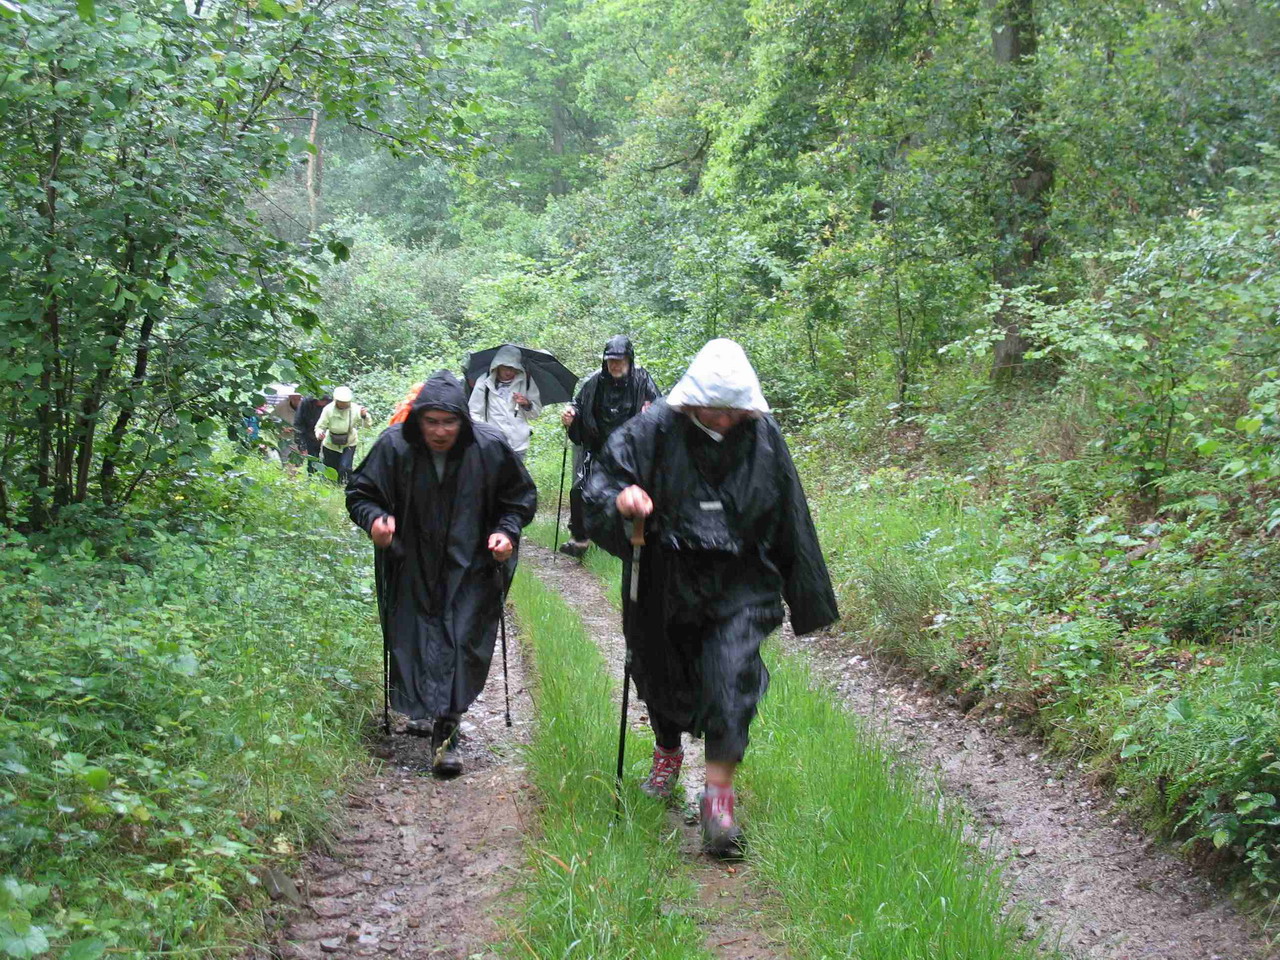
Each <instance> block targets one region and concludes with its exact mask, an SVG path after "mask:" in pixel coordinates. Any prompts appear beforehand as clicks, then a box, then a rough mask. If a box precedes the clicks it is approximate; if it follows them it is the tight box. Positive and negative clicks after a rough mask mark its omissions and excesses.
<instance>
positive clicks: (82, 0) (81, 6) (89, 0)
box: [76, 0, 98, 22]
mask: <svg viewBox="0 0 1280 960" xmlns="http://www.w3.org/2000/svg"><path fill="white" fill-rule="evenodd" d="M76 13H78V14H80V19H81V20H88V21H90V22H92V21H93V20H96V19H97V17H98V15H97V11H96V10H95V9H94V0H76Z"/></svg>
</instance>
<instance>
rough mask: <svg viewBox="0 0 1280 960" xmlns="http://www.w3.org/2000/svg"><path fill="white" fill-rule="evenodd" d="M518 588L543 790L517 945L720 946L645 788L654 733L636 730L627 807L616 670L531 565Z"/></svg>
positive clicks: (565, 951)
mask: <svg viewBox="0 0 1280 960" xmlns="http://www.w3.org/2000/svg"><path fill="white" fill-rule="evenodd" d="M511 598H512V601H513V602H514V604H515V606H516V610H517V614H518V617H519V620H520V624H521V628H522V631H523V633H524V634H525V636H526V638H527V641H528V643H529V644H530V647H531V650H532V654H533V658H532V659H533V662H534V665H535V685H534V691H535V693H534V704H535V709H536V715H537V721H536V726H535V730H534V735H533V742H532V744H531V746H530V748H529V768H530V776H531V777H532V781H533V784H534V786H535V787H536V789H537V790H538V792H539V794H540V796H541V801H542V802H541V805H540V807H539V817H538V829H537V833H536V836H533V837H531V838H530V839H529V859H530V867H531V870H530V878H529V880H528V881H527V883H526V884H525V886H524V889H523V897H524V912H523V917H522V919H521V921H520V922H519V924H518V926H517V928H516V930H515V932H514V934H513V939H514V941H515V944H518V945H519V949H521V950H523V951H525V952H527V953H529V954H531V955H534V956H538V957H568V956H578V957H584V958H585V957H591V958H609V957H619V958H622V957H627V958H631V957H647V958H654V960H659V958H670V960H683V958H696V957H705V956H709V954H707V953H706V951H705V950H704V949H703V947H702V933H701V931H700V930H699V928H698V926H697V923H696V922H695V920H694V919H693V916H692V911H693V910H694V909H695V904H694V901H693V893H694V890H693V886H692V884H691V883H690V882H689V881H688V880H687V879H685V878H683V877H682V876H681V875H680V871H679V863H680V853H679V848H678V840H677V837H676V836H675V835H674V834H672V833H670V832H669V831H668V828H667V825H666V813H665V809H664V808H663V807H662V806H661V805H659V804H656V803H653V802H652V801H650V800H648V799H647V798H645V797H643V796H641V795H639V794H638V793H637V792H636V790H635V789H634V780H635V779H636V777H637V776H638V770H639V768H640V767H641V766H643V765H644V763H645V762H647V757H648V753H649V751H650V750H651V749H652V743H651V741H645V740H644V738H639V740H640V742H637V738H636V737H634V736H629V737H628V746H629V748H630V749H629V750H628V774H627V775H628V779H629V781H630V782H631V784H632V785H631V787H630V788H629V789H626V790H624V791H623V809H622V815H621V816H620V817H618V816H616V809H617V807H616V801H615V792H614V764H615V761H616V755H617V754H616V751H617V736H618V726H617V724H618V714H617V708H616V707H615V706H614V700H613V696H614V691H615V689H616V684H615V681H614V680H612V679H611V678H610V677H609V676H608V673H607V670H606V666H605V662H604V659H603V657H602V656H601V654H600V652H599V650H598V649H597V648H596V646H595V644H594V643H593V642H592V641H591V639H590V637H589V636H588V635H587V633H586V631H585V630H584V629H583V626H582V623H581V621H580V620H579V619H578V617H577V616H576V615H575V614H574V613H573V612H572V611H571V610H570V609H569V608H568V607H567V605H566V604H565V601H564V600H563V599H562V598H561V597H560V596H559V595H557V594H555V593H554V592H552V591H550V590H548V589H547V588H546V587H544V586H543V585H542V584H541V583H540V582H539V581H538V580H537V579H536V578H534V577H532V576H530V575H529V574H527V573H525V572H524V571H521V572H520V573H519V574H518V575H517V577H516V580H515V583H514V584H513V586H512V590H511ZM513 949H515V946H514V945H513Z"/></svg>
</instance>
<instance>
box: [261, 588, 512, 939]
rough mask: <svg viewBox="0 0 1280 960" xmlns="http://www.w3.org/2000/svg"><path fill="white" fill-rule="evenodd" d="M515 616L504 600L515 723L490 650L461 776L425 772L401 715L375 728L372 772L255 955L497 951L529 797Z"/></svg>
mask: <svg viewBox="0 0 1280 960" xmlns="http://www.w3.org/2000/svg"><path fill="white" fill-rule="evenodd" d="M513 625H514V618H513V617H512V616H511V613H510V611H508V614H507V634H508V644H507V645H508V662H509V667H510V681H511V713H512V720H513V725H512V727H511V728H510V729H508V728H507V727H506V724H505V720H504V712H503V687H502V660H501V656H502V654H501V650H500V649H495V652H494V658H493V666H492V669H491V670H490V672H489V682H488V685H487V686H486V687H485V690H484V692H483V693H482V694H481V695H480V698H479V699H477V701H476V702H475V704H474V705H473V706H472V708H471V710H470V711H469V712H468V713H467V714H466V716H465V718H464V720H463V726H462V735H463V738H462V740H461V741H460V747H461V750H462V754H463V763H464V766H463V773H462V775H461V776H460V777H457V778H456V779H453V780H437V779H435V778H433V777H432V775H431V772H430V771H431V749H430V740H428V739H422V738H419V737H412V736H408V735H406V734H405V733H404V732H403V721H401V723H400V724H399V727H400V729H399V730H397V731H396V732H395V733H393V735H392V736H391V737H390V738H381V739H380V740H379V741H378V742H377V743H376V744H375V745H374V747H373V752H374V754H375V756H377V757H379V758H380V759H382V760H383V764H382V766H381V770H380V772H378V773H377V774H376V775H375V776H373V777H371V778H369V779H367V780H364V781H362V782H360V783H358V784H357V785H356V786H355V787H354V789H353V790H352V792H351V793H350V795H349V796H348V797H347V799H346V811H345V817H344V823H343V824H342V825H341V827H340V828H339V830H338V831H337V841H336V843H335V844H334V847H333V849H332V850H330V851H328V852H327V853H316V854H313V855H311V856H310V857H309V858H308V860H307V862H306V864H305V866H304V869H303V871H302V876H301V882H300V883H298V884H297V890H296V891H295V890H293V889H287V890H286V891H285V893H286V896H285V897H284V898H283V899H284V900H285V901H286V902H287V901H288V900H291V899H292V900H295V901H299V905H298V906H296V907H291V908H287V909H285V910H283V911H282V912H281V915H280V921H279V923H280V926H279V929H278V930H277V931H276V935H275V938H274V943H273V944H272V945H271V947H270V948H269V950H266V951H258V952H257V953H256V954H255V955H254V956H255V958H257V960H265V958H266V957H268V956H271V957H274V958H282V960H319V958H322V957H344V956H350V957H400V958H410V960H418V958H442V960H443V958H449V960H468V958H475V960H479V958H482V957H483V958H490V957H497V956H498V954H496V953H493V952H492V951H486V949H485V945H486V944H488V943H492V942H494V941H496V940H499V939H501V937H502V931H501V929H500V924H501V922H502V919H503V917H504V916H506V915H507V914H506V913H505V912H504V911H508V910H510V909H511V907H510V900H509V899H504V894H506V893H507V892H508V891H509V890H510V889H511V887H512V885H513V884H514V882H515V880H516V878H517V875H518V873H519V871H520V869H521V868H522V865H523V861H524V853H523V847H522V833H523V830H524V824H525V823H526V822H527V821H528V820H529V818H530V816H531V814H532V805H533V797H532V795H531V792H530V788H529V786H528V783H527V781H526V780H525V776H524V769H523V767H522V757H521V756H520V751H519V747H520V745H521V744H522V743H524V742H525V741H526V740H527V732H528V729H529V723H530V721H531V719H532V709H531V705H530V699H529V694H528V691H527V689H526V687H525V679H524V677H525V673H524V669H523V662H522V659H521V656H520V650H519V644H518V643H516V642H515V634H514V626H513ZM295 894H296V896H295Z"/></svg>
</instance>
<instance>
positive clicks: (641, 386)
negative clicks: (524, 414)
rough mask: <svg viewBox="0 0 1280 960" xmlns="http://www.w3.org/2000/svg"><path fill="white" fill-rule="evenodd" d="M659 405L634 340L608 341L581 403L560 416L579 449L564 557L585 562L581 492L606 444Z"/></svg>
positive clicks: (580, 394) (583, 389)
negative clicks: (653, 405) (655, 403)
mask: <svg viewBox="0 0 1280 960" xmlns="http://www.w3.org/2000/svg"><path fill="white" fill-rule="evenodd" d="M657 399H658V385H657V384H655V383H654V382H653V377H651V376H649V371H647V370H645V369H644V367H637V366H636V355H635V350H634V349H633V348H632V346H631V340H630V339H628V338H627V337H626V336H624V335H623V334H618V335H617V336H615V337H610V338H609V342H608V343H606V344H605V345H604V356H603V357H602V358H601V361H600V369H599V370H597V371H596V372H595V373H593V374H591V376H589V377H587V379H586V381H585V382H584V383H583V384H582V387H581V388H580V389H579V390H578V396H577V399H575V400H574V401H573V403H572V404H571V405H570V406H568V407H566V408H565V411H564V413H562V414H561V415H560V422H561V423H562V424H564V428H565V431H566V432H567V433H568V435H569V440H570V442H571V443H573V444H574V447H575V455H574V462H573V486H572V487H570V488H569V536H570V538H571V539H570V540H568V541H567V542H566V543H565V544H564V545H563V546H561V547H560V552H561V553H565V554H568V555H569V556H571V557H581V556H582V555H583V554H584V553H586V552H587V547H588V546H589V538H588V537H587V527H586V524H585V522H584V521H583V518H582V489H583V487H584V486H585V485H586V478H587V476H588V475H589V474H590V473H591V465H592V463H594V461H595V459H596V458H597V457H599V456H600V451H601V450H602V449H603V448H604V445H605V441H606V440H608V439H609V436H610V435H611V434H612V433H613V431H615V430H617V429H618V427H620V426H622V425H623V424H624V423H626V422H627V421H628V420H630V419H631V418H632V417H634V416H635V415H636V414H638V413H642V412H644V411H645V410H646V409H648V407H649V404H651V403H652V402H653V401H654V400H657Z"/></svg>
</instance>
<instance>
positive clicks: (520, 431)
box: [468, 344, 542, 460]
mask: <svg viewBox="0 0 1280 960" xmlns="http://www.w3.org/2000/svg"><path fill="white" fill-rule="evenodd" d="M468 407H469V408H470V410H471V419H472V421H474V422H475V423H491V424H493V425H494V426H495V427H497V428H498V429H499V430H501V431H502V434H503V436H505V437H506V438H507V443H509V444H511V449H512V450H514V451H515V452H516V456H517V457H519V458H520V459H521V460H524V455H525V453H526V452H528V450H529V435H530V434H532V433H533V428H532V427H530V426H529V422H530V421H531V420H536V419H537V418H538V415H539V414H541V413H542V396H541V394H540V393H539V391H538V385H537V384H536V383H534V381H533V378H532V377H530V376H529V375H528V373H527V372H526V371H525V368H524V358H523V357H522V355H521V353H520V348H519V347H513V346H511V345H510V344H507V345H505V346H503V347H501V348H500V349H499V350H498V351H497V353H495V354H494V355H493V360H492V361H491V362H490V364H489V373H488V374H487V375H486V376H483V377H481V378H480V379H479V380H477V381H476V385H475V388H474V389H473V390H472V391H471V401H470V403H469V404H468Z"/></svg>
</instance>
